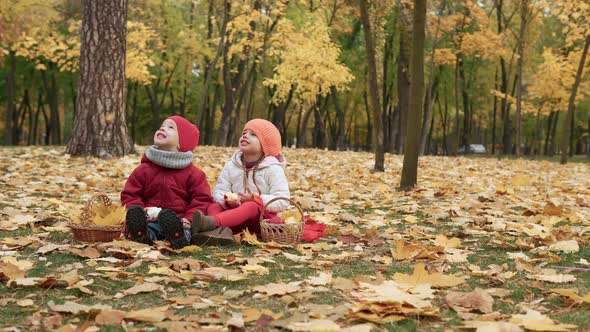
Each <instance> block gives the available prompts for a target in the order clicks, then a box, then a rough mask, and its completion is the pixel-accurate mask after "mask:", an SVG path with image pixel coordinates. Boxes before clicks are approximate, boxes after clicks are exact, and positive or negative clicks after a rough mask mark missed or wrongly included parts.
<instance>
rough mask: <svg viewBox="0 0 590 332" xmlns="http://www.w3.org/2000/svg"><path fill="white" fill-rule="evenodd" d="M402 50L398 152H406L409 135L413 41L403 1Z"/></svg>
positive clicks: (408, 10)
mask: <svg viewBox="0 0 590 332" xmlns="http://www.w3.org/2000/svg"><path fill="white" fill-rule="evenodd" d="M400 21H401V22H400V23H401V24H400V29H401V31H400V50H399V54H398V62H397V93H398V111H399V112H400V113H399V117H398V119H399V121H398V126H399V127H398V128H399V130H398V135H397V139H396V141H397V142H396V143H397V152H398V153H404V148H405V145H406V137H407V131H406V130H407V122H408V114H409V112H410V68H409V67H410V66H409V63H410V53H411V50H410V48H411V41H412V13H411V12H410V8H409V6H408V5H407V4H404V3H403V2H402V3H401V8H400Z"/></svg>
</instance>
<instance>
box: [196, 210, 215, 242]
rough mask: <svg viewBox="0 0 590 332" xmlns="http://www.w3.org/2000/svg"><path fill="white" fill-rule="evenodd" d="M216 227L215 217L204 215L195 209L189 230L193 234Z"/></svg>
mask: <svg viewBox="0 0 590 332" xmlns="http://www.w3.org/2000/svg"><path fill="white" fill-rule="evenodd" d="M216 227H217V225H215V218H214V217H210V216H206V215H204V214H203V212H201V211H199V210H197V211H195V213H194V214H193V222H192V223H191V231H192V234H193V236H195V234H197V233H201V232H207V231H212V230H214V229H215V228H216Z"/></svg>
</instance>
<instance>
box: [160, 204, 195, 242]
mask: <svg viewBox="0 0 590 332" xmlns="http://www.w3.org/2000/svg"><path fill="white" fill-rule="evenodd" d="M158 223H160V227H162V234H164V236H165V237H166V240H168V241H170V246H171V247H172V248H173V249H180V248H184V247H186V246H188V245H189V242H188V240H187V238H186V236H185V235H184V226H183V225H182V220H180V218H179V217H178V215H176V213H174V211H171V210H168V209H162V211H160V213H159V214H158Z"/></svg>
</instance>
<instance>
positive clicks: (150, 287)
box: [123, 282, 164, 295]
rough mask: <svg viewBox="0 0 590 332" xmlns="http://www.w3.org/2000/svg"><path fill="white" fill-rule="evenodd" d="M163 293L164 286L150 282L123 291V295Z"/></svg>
mask: <svg viewBox="0 0 590 332" xmlns="http://www.w3.org/2000/svg"><path fill="white" fill-rule="evenodd" d="M155 291H158V292H164V286H162V285H158V284H154V283H152V282H146V283H143V284H139V285H135V286H133V287H131V288H129V289H126V290H125V291H123V294H124V295H135V294H139V293H152V292H155Z"/></svg>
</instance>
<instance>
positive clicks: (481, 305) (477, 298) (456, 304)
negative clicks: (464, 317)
mask: <svg viewBox="0 0 590 332" xmlns="http://www.w3.org/2000/svg"><path fill="white" fill-rule="evenodd" d="M445 299H446V301H447V304H448V305H449V307H451V308H452V309H453V310H455V311H457V312H470V311H474V310H477V311H480V312H482V313H490V312H492V311H493V308H492V307H493V305H494V298H493V297H492V296H491V295H490V294H488V293H487V292H485V291H483V290H481V289H479V288H476V289H475V290H474V291H472V292H468V293H464V292H448V293H447V295H446V297H445Z"/></svg>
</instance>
